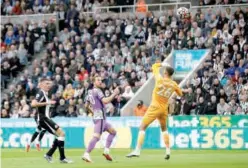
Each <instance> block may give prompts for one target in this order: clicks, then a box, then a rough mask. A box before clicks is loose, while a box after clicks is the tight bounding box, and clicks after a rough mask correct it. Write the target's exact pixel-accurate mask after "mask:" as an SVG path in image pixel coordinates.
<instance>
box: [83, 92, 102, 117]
mask: <svg viewBox="0 0 248 168" xmlns="http://www.w3.org/2000/svg"><path fill="white" fill-rule="evenodd" d="M103 97H104V95H103V92H102V91H101V89H99V88H93V89H91V90H89V92H88V95H87V101H88V102H90V104H91V109H92V112H93V119H105V109H104V104H103V103H102V98H103Z"/></svg>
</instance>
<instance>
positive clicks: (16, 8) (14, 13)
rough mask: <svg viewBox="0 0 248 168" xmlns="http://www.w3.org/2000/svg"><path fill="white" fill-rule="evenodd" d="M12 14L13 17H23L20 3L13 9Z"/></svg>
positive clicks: (17, 2)
mask: <svg viewBox="0 0 248 168" xmlns="http://www.w3.org/2000/svg"><path fill="white" fill-rule="evenodd" d="M12 14H13V15H21V14H22V8H21V4H20V1H16V3H15V6H14V7H13V9H12Z"/></svg>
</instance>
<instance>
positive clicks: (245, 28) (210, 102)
mask: <svg viewBox="0 0 248 168" xmlns="http://www.w3.org/2000/svg"><path fill="white" fill-rule="evenodd" d="M195 19H196V20H195V21H196V22H193V23H192V28H191V29H190V30H191V31H189V32H188V33H190V34H191V33H193V34H198V33H199V34H201V35H200V36H197V35H196V36H194V37H193V38H194V41H195V43H196V44H197V43H198V42H200V43H201V44H202V45H203V48H205V47H206V48H211V49H212V51H213V52H212V54H211V55H209V56H208V58H207V59H206V61H205V62H204V63H203V64H202V66H201V68H200V69H199V70H198V72H197V73H195V75H194V77H193V78H192V79H190V80H189V81H187V84H186V86H185V87H184V89H183V92H184V96H183V97H182V99H180V100H178V99H176V98H174V99H172V100H171V102H172V103H171V106H170V110H171V111H172V112H175V114H178V115H181V114H182V115H189V114H196V115H216V114H219V115H228V114H232V115H239V114H248V24H247V23H248V8H246V9H245V10H241V9H240V8H237V10H236V11H235V12H234V13H233V14H231V15H229V16H228V15H227V14H226V13H225V12H221V11H217V12H216V13H215V14H213V13H212V11H211V9H209V10H208V11H207V13H205V14H202V13H201V12H200V11H198V13H197V14H196V15H195ZM203 34H206V35H207V37H208V38H205V40H203V39H204V38H203V37H202V35H203ZM201 39H202V40H203V43H202V40H201Z"/></svg>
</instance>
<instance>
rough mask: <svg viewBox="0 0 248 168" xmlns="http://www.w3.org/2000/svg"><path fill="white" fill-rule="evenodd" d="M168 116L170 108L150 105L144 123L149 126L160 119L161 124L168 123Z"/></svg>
mask: <svg viewBox="0 0 248 168" xmlns="http://www.w3.org/2000/svg"><path fill="white" fill-rule="evenodd" d="M167 116H168V108H161V107H157V106H153V105H151V106H149V107H148V109H147V112H146V114H145V115H144V117H143V119H142V124H143V125H145V126H149V125H150V124H151V123H152V122H153V121H154V120H156V119H158V121H159V123H160V125H161V126H165V125H166V119H167Z"/></svg>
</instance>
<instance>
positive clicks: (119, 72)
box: [0, 0, 248, 118]
mask: <svg viewBox="0 0 248 168" xmlns="http://www.w3.org/2000/svg"><path fill="white" fill-rule="evenodd" d="M123 2H124V1H123ZM127 2H129V3H130V4H132V3H133V2H131V1H125V3H127ZM140 2H141V1H138V3H140ZM200 2H202V5H209V3H213V1H211V0H204V1H200ZM220 2H223V3H232V1H230V0H229V1H226V0H223V1H220V0H219V1H218V0H216V1H215V2H214V3H215V4H216V3H220ZM236 2H238V3H240V2H242V0H240V1H234V2H233V3H236ZM120 3H121V1H120ZM108 5H118V4H117V1H107V0H103V1H94V0H93V1H91V0H85V1H84V0H71V1H70V0H64V1H59V2H58V1H56V0H53V1H48V0H44V1H43V0H36V1H29V0H26V1H25V0H24V1H17V0H15V1H11V0H2V6H1V7H2V10H1V12H2V13H1V14H3V15H20V14H37V13H53V12H55V13H56V14H57V15H58V18H59V23H58V26H59V29H58V30H59V32H57V33H56V30H57V27H56V26H57V25H56V24H55V20H54V19H50V20H49V21H41V22H38V21H36V20H26V21H24V22H23V24H13V23H12V22H11V20H9V21H8V22H7V23H5V24H1V35H2V36H1V60H0V62H1V86H2V88H1V90H2V91H4V90H6V89H8V90H7V92H5V94H4V95H3V97H2V102H1V103H2V109H1V117H3V118H8V117H11V118H27V117H33V116H34V115H35V114H36V109H32V108H31V107H30V102H31V100H32V99H34V97H35V95H36V91H37V84H38V82H39V79H40V78H42V77H47V78H50V79H52V80H53V81H54V86H53V88H52V90H51V92H50V93H49V94H50V96H51V99H53V100H56V102H57V104H56V105H54V106H53V107H52V108H51V116H52V117H56V116H60V117H77V116H82V117H84V116H88V115H89V114H88V113H87V111H86V110H85V107H84V103H85V97H86V95H87V92H88V90H89V89H90V88H91V86H92V82H91V81H92V77H93V76H94V75H95V74H96V73H98V74H100V75H101V77H102V78H103V83H104V86H103V90H104V94H105V96H108V95H110V94H111V92H112V91H113V90H114V89H115V88H116V87H117V86H121V87H122V88H123V90H124V92H123V93H122V94H120V95H119V96H117V97H116V98H115V99H114V100H113V102H111V103H109V104H107V105H106V111H107V115H108V116H120V109H121V108H122V107H123V106H124V105H125V103H126V102H127V101H128V100H129V99H131V98H132V97H133V96H134V94H135V92H136V91H137V90H138V89H139V88H140V87H141V86H142V85H143V84H144V83H145V82H146V81H147V79H148V78H149V77H150V76H151V65H152V64H153V63H155V62H156V61H157V60H161V61H163V60H164V59H165V58H166V57H167V56H168V55H169V53H170V52H171V51H172V50H183V49H211V50H212V52H211V55H209V56H208V58H207V59H206V61H205V62H204V63H203V64H202V65H201V68H200V69H199V70H198V72H197V73H195V75H194V77H193V78H192V79H190V80H188V82H187V84H186V86H185V87H184V88H183V92H184V96H183V97H182V98H181V99H177V98H176V97H174V98H173V99H171V100H170V106H169V111H170V112H172V113H174V114H176V115H189V114H196V115H205V114H212V115H216V114H218V115H226V114H233V115H239V114H248V8H246V9H243V10H242V9H241V8H237V10H235V11H231V9H230V8H229V9H230V10H229V9H228V10H225V11H220V10H217V11H215V10H212V9H208V10H207V11H206V12H203V11H201V10H198V11H197V13H196V14H194V15H193V14H192V16H191V20H190V21H187V20H180V19H179V18H178V17H177V16H176V14H175V12H174V11H173V10H168V11H165V12H163V13H160V14H159V15H155V14H154V13H153V12H149V11H146V14H145V17H142V18H140V17H136V16H133V17H130V16H129V15H128V16H126V17H125V16H124V17H120V16H119V15H114V16H109V17H105V18H104V19H103V18H101V17H100V15H99V14H98V15H94V16H92V15H89V16H87V17H85V15H84V12H85V11H94V9H97V8H95V7H96V6H108ZM121 5H123V4H121ZM44 47H45V48H46V50H45V51H44V49H43V48H44ZM38 53H42V54H41V58H40V59H37V58H36V57H35V55H37V54H38ZM19 72H21V73H19ZM17 76H18V79H17ZM13 79H15V80H16V83H14V84H13V82H10V81H12V80H13ZM146 109H147V107H146V105H144V103H143V101H142V100H140V101H139V102H137V107H136V108H135V109H134V113H133V114H134V115H136V116H143V115H144V114H145V112H146Z"/></svg>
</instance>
